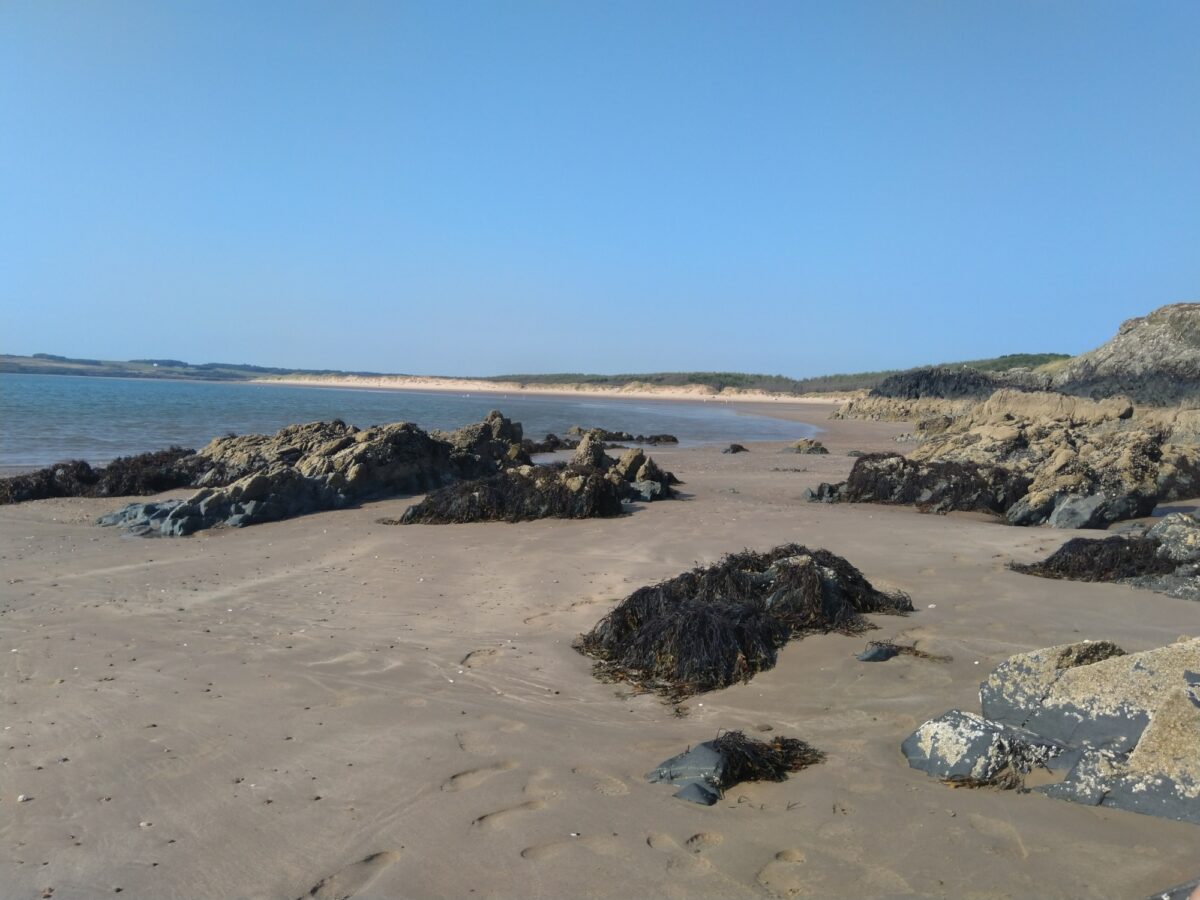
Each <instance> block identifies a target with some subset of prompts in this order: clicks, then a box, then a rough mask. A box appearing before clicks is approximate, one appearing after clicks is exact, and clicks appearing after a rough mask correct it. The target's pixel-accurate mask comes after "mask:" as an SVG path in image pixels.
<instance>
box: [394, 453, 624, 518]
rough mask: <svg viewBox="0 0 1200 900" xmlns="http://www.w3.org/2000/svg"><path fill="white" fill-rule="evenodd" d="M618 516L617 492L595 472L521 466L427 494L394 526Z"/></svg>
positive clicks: (569, 468) (618, 498) (619, 509)
mask: <svg viewBox="0 0 1200 900" xmlns="http://www.w3.org/2000/svg"><path fill="white" fill-rule="evenodd" d="M620 514H621V494H620V493H619V491H618V489H617V486H616V485H615V484H614V482H613V481H612V480H610V479H608V478H606V477H605V476H604V475H603V474H602V473H600V472H597V471H590V472H588V471H578V470H576V469H574V468H571V467H567V468H562V469H558V468H550V467H548V466H523V467H521V468H520V469H512V470H509V471H506V472H501V473H499V474H497V475H492V476H490V477H488V478H483V479H478V480H474V481H461V482H457V483H455V484H450V485H447V486H446V487H443V488H440V489H438V490H436V491H433V492H432V493H430V494H429V495H428V496H426V497H425V499H424V500H422V501H421V502H420V503H418V504H416V505H414V506H410V507H409V508H408V509H407V510H405V512H404V515H403V517H402V518H401V519H400V520H399V524H404V525H412V524H421V525H445V524H451V523H463V522H489V521H499V522H521V521H527V520H530V519H544V518H557V519H587V518H593V517H603V516H617V515H620ZM385 522H386V523H387V524H396V523H395V522H392V521H390V520H385Z"/></svg>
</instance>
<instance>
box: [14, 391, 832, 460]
mask: <svg viewBox="0 0 1200 900" xmlns="http://www.w3.org/2000/svg"><path fill="white" fill-rule="evenodd" d="M492 409H499V410H500V411H501V412H503V413H504V414H505V415H506V416H508V417H509V418H511V419H514V420H516V421H518V422H520V423H521V424H522V425H523V426H524V428H525V434H526V436H530V437H535V438H540V437H541V436H542V435H544V434H546V433H547V432H554V433H556V434H560V435H561V434H563V433H564V432H565V431H566V430H567V428H569V427H570V426H572V425H581V426H584V427H598V428H607V429H609V430H611V431H628V432H631V433H633V434H662V433H667V434H673V435H675V436H676V437H678V438H679V440H680V443H681V444H682V445H683V446H697V445H702V444H715V443H723V442H730V441H771V440H774V441H778V440H794V439H798V438H802V437H811V436H812V435H813V434H815V433H816V432H817V431H819V429H818V428H817V427H816V426H814V425H809V424H806V423H803V422H789V421H782V420H780V419H775V418H768V417H766V416H757V415H750V414H746V413H744V412H741V411H739V410H738V409H735V408H734V407H732V406H730V405H728V404H726V403H724V402H721V401H715V400H714V401H710V402H707V403H695V402H693V403H684V402H668V401H659V400H623V399H610V398H607V397H606V398H595V397H569V396H537V397H529V396H522V397H511V396H507V395H504V394H494V393H488V394H454V393H446V392H433V391H428V392H421V391H394V390H364V389H357V388H326V387H299V386H295V385H272V384H247V383H239V382H232V383H230V382H204V381H150V380H138V379H130V378H96V377H77V376H70V375H16V374H5V375H0V425H2V427H0V467H31V466H45V465H50V464H52V463H55V462H59V461H61V460H65V459H86V460H88V461H89V462H93V463H103V462H108V461H109V460H112V459H113V458H115V457H117V456H123V455H127V454H131V453H143V452H146V451H148V450H156V449H159V448H162V447H167V446H170V445H173V444H177V445H180V446H184V447H201V446H203V445H204V444H206V443H208V441H209V440H211V439H212V438H213V437H216V436H218V435H223V434H228V433H230V432H233V433H235V434H253V433H261V432H272V431H276V430H278V429H280V428H282V427H283V426H285V425H292V424H296V423H299V422H313V421H317V420H321V419H342V420H344V421H346V422H349V423H350V424H352V425H358V426H360V427H365V426H368V425H377V424H381V423H384V422H400V421H409V422H416V423H417V424H418V425H420V426H421V427H422V428H444V429H449V428H459V427H461V426H463V425H466V424H468V423H470V422H478V421H479V420H480V419H482V418H483V417H484V415H486V414H487V412H488V411H489V410H492Z"/></svg>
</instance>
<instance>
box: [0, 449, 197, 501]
mask: <svg viewBox="0 0 1200 900" xmlns="http://www.w3.org/2000/svg"><path fill="white" fill-rule="evenodd" d="M210 465H211V464H210V462H209V460H208V459H206V458H205V457H204V456H201V455H198V454H197V453H196V451H195V450H185V449H184V448H182V447H171V448H170V449H168V450H157V451H154V452H152V453H141V454H138V455H137V456H122V457H119V458H117V459H114V460H113V461H112V462H111V463H109V464H108V465H107V466H99V467H95V468H93V467H92V466H91V465H89V464H88V463H86V462H84V461H83V460H78V459H77V460H71V461H69V462H62V463H57V464H56V465H53V466H49V467H48V468H45V469H39V470H37V471H36V472H27V473H25V474H24V475H14V476H13V477H11V478H0V505H2V504H6V503H22V502H24V501H26V500H43V499H46V498H49V497H129V496H134V495H146V494H158V493H161V492H163V491H170V490H173V489H175V488H179V487H187V486H188V485H191V484H194V483H195V482H196V481H197V479H199V478H200V477H201V476H202V475H204V474H205V473H206V472H207V471H208V469H209V467H210Z"/></svg>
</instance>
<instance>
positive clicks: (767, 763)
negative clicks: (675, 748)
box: [646, 731, 825, 806]
mask: <svg viewBox="0 0 1200 900" xmlns="http://www.w3.org/2000/svg"><path fill="white" fill-rule="evenodd" d="M824 758H825V754H823V753H822V752H821V751H820V750H817V749H815V748H813V747H811V746H809V745H808V744H806V743H805V742H804V741H801V740H798V739H796V738H788V737H775V738H772V739H771V740H770V741H758V740H754V739H753V738H749V737H746V735H745V734H744V733H742V732H740V731H728V732H725V733H724V734H721V735H719V736H718V737H717V738H716V739H715V740H712V741H705V742H704V743H703V744H697V745H696V746H695V747H692V748H690V749H689V750H687V751H686V752H684V753H681V754H679V755H678V756H672V757H671V758H670V759H668V760H665V761H664V762H662V763H660V764H659V766H658V768H656V769H655V770H654V771H652V772H649V773H647V774H646V780H647V781H649V782H651V783H652V784H654V783H665V784H674V785H679V786H680V789H679V790H678V791H676V792H675V796H676V797H678V798H679V799H681V800H687V801H689V802H691V803H699V804H701V805H703V806H712V805H713V804H714V803H716V802H717V801H718V800H719V799H721V797H722V796H723V794H724V793H725V791H726V790H728V789H729V788H731V787H733V786H734V785H737V784H741V783H743V782H746V781H783V780H785V779H786V778H787V777H788V774H789V773H791V772H799V771H800V770H801V769H805V768H808V767H809V766H812V765H816V764H817V763H819V762H821V761H822V760H824Z"/></svg>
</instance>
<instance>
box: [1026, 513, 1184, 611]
mask: <svg viewBox="0 0 1200 900" xmlns="http://www.w3.org/2000/svg"><path fill="white" fill-rule="evenodd" d="M1013 569H1015V570H1016V571H1018V572H1024V573H1026V574H1028V575H1038V576H1041V577H1043V578H1066V579H1069V580H1072V581H1107V582H1121V583H1124V584H1130V585H1133V586H1134V587H1140V588H1146V589H1148V590H1152V591H1158V592H1160V593H1164V594H1170V595H1171V596H1174V597H1182V598H1184V599H1187V600H1200V520H1197V519H1196V518H1195V517H1194V516H1189V515H1188V514H1187V513H1171V514H1170V515H1168V516H1164V517H1163V518H1162V519H1161V520H1159V521H1158V522H1156V523H1154V524H1153V525H1152V526H1149V527H1147V526H1144V525H1141V526H1136V527H1135V528H1134V529H1133V530H1131V531H1129V532H1127V533H1126V534H1123V535H1117V536H1113V537H1110V538H1104V539H1103V540H1092V539H1089V538H1075V539H1074V540H1070V541H1067V542H1066V543H1065V544H1063V546H1062V547H1060V548H1059V549H1058V550H1056V551H1055V552H1054V553H1053V554H1051V555H1050V556H1049V557H1048V558H1046V559H1044V560H1042V561H1041V562H1039V563H1033V564H1032V565H1014V566H1013Z"/></svg>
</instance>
